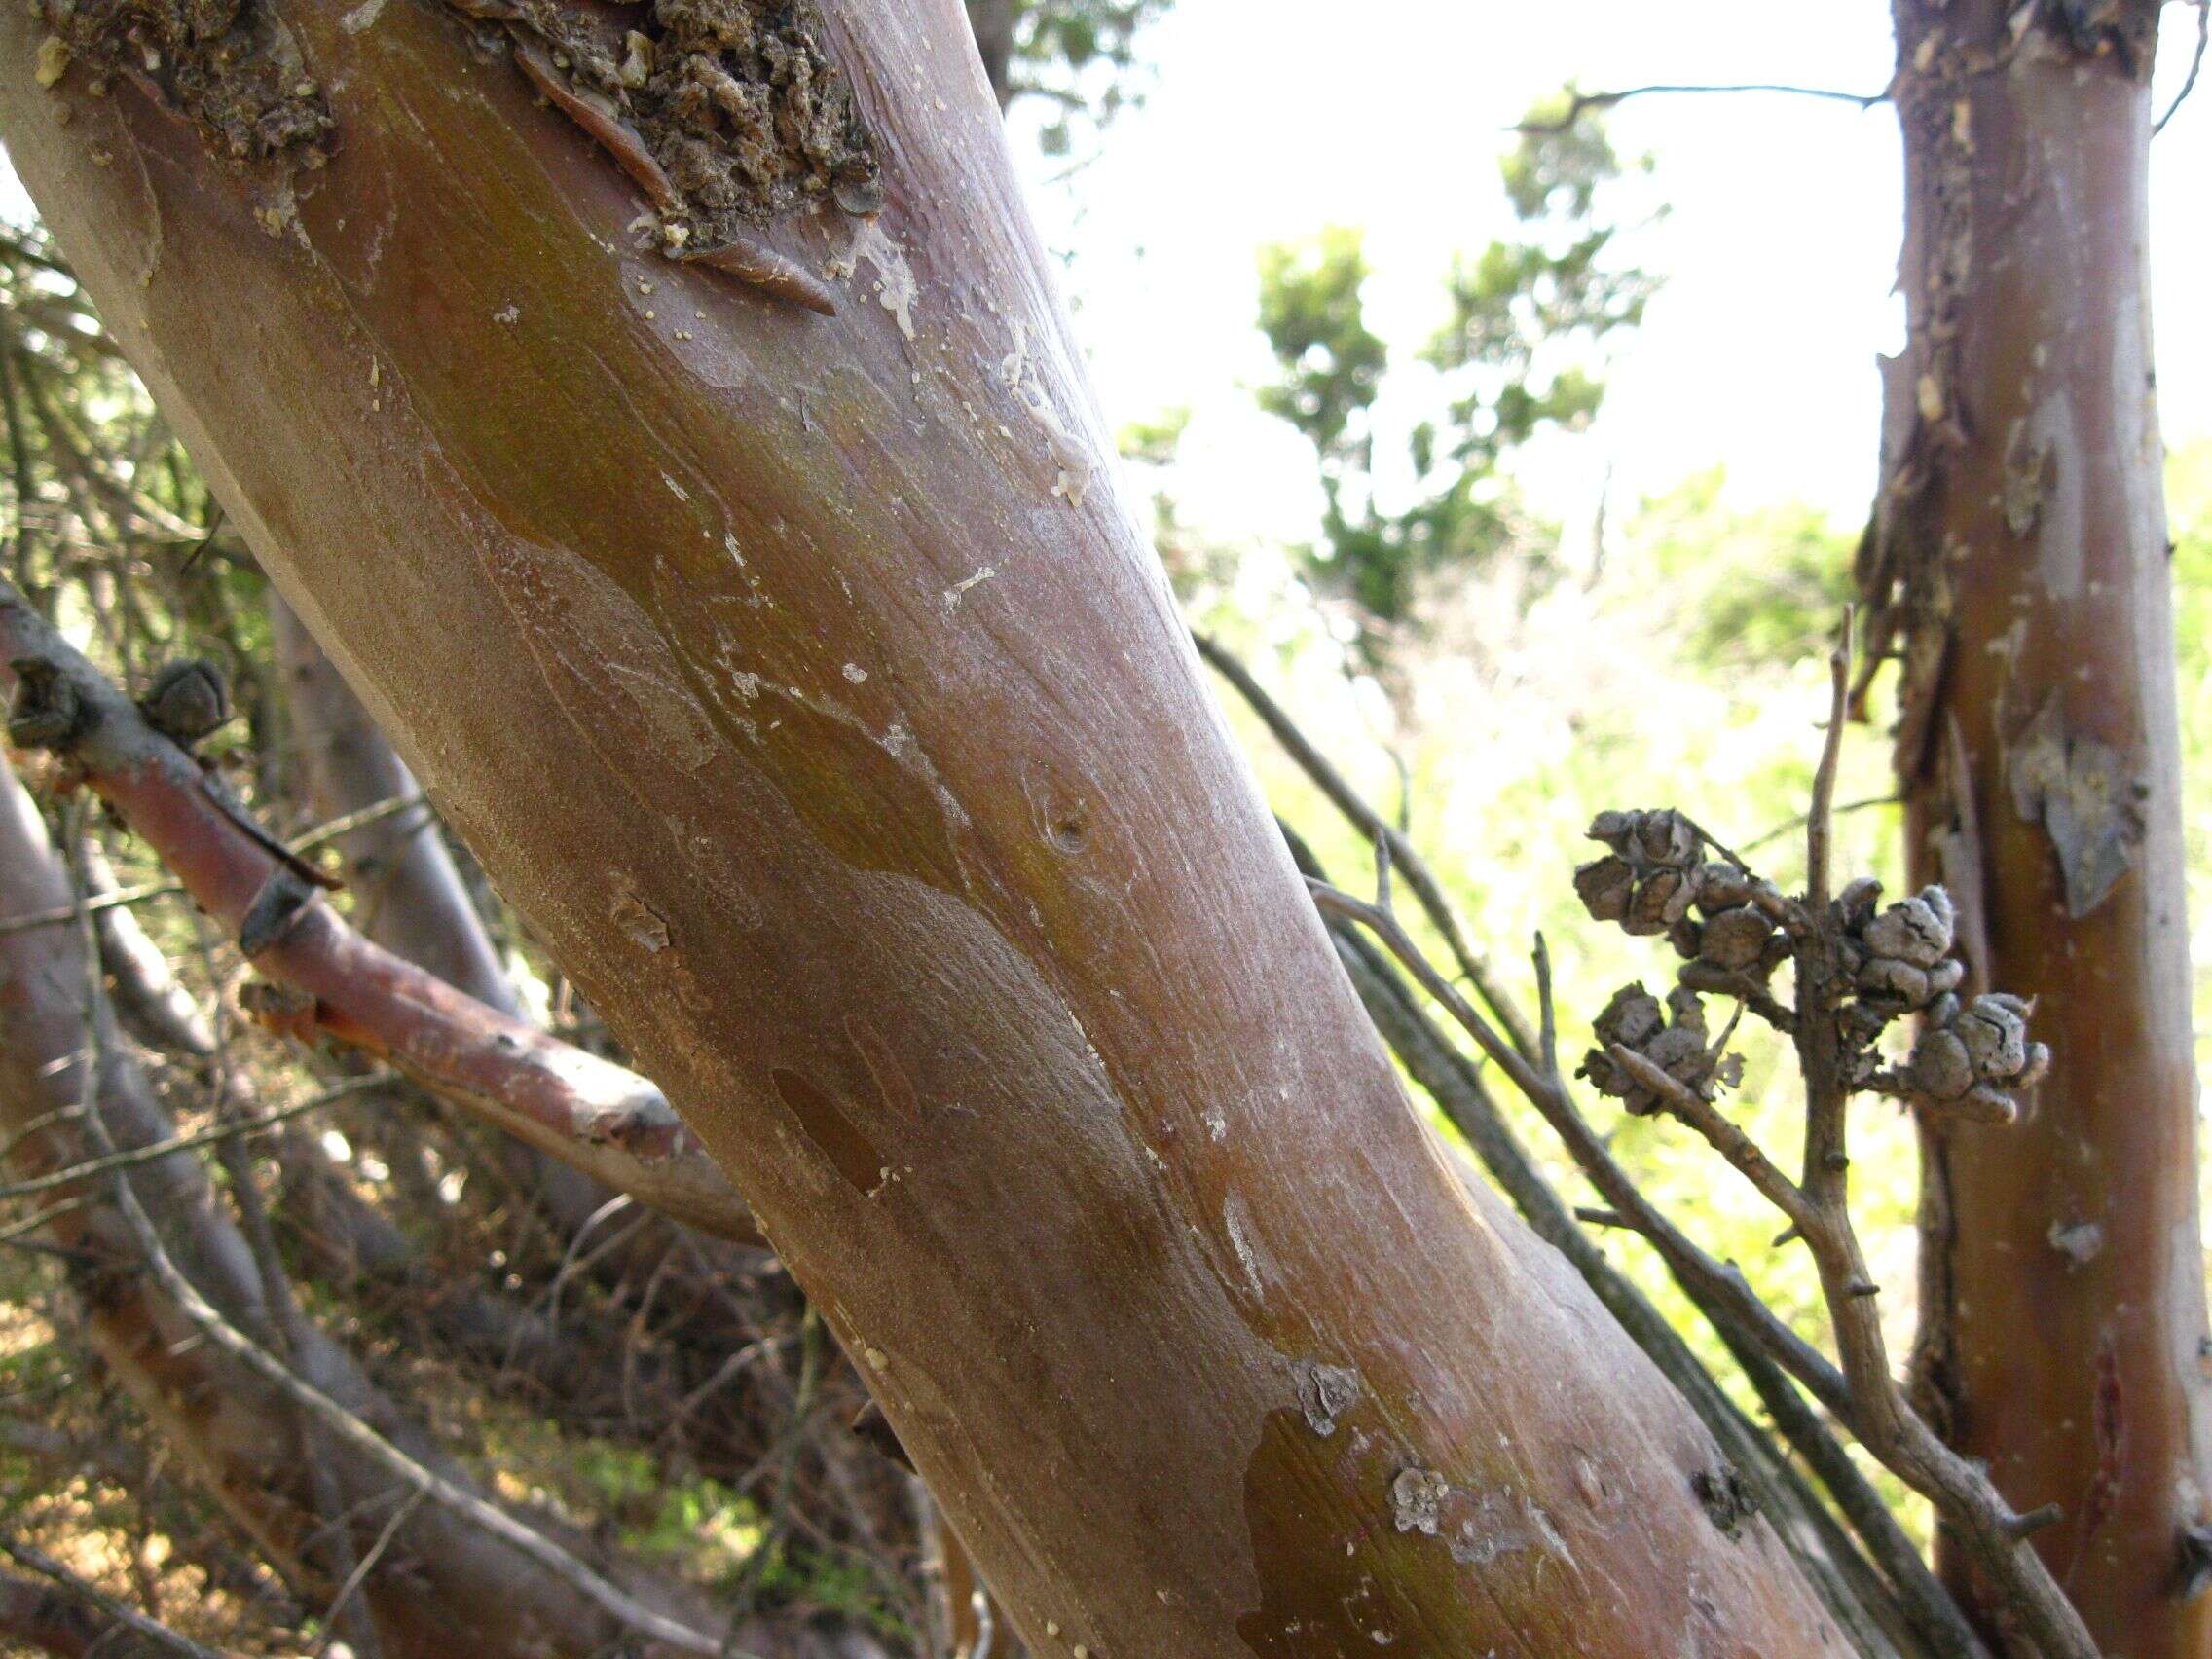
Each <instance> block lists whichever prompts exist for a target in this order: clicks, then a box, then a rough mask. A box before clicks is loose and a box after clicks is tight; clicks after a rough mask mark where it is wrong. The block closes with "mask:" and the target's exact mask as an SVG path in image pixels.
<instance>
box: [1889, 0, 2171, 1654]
mask: <svg viewBox="0 0 2212 1659" xmlns="http://www.w3.org/2000/svg"><path fill="white" fill-rule="evenodd" d="M2157 10H2158V9H2157V6H2156V5H2154V4H2150V3H2148V0H2129V3H2125V4H2118V5H2110V6H2105V7H2101V8H2095V9H2088V8H2082V7H2075V6H2057V5H2042V4H2038V5H2031V6H2024V7H2022V6H2012V5H2000V4H1997V3H1995V0H1976V3H1974V4H1971V5H1970V4H1957V3H1954V4H1949V5H1943V4H1936V3H1933V0H1901V3H1900V4H1899V6H1898V8H1897V15H1898V29H1899V81H1898V97H1899V112H1900V115H1901V117H1902V121H1903V127H1904V135H1905V155H1906V164H1907V186H1908V223H1907V235H1906V245H1905V251H1904V259H1903V269H1902V274H1901V285H1902V288H1903V291H1904V293H1905V296H1906V300H1907V305H1908V314H1909V320H1910V325H1911V333H1910V343H1909V345H1908V348H1907V350H1906V352H1905V354H1904V355H1903V356H1902V357H1901V358H1899V360H1897V361H1896V362H1895V363H1893V364H1891V365H1890V366H1889V371H1888V373H1889V385H1888V392H1889V396H1888V403H1889V411H1888V419H1887V423H1886V425H1887V432H1886V441H1885V445H1884V451H1885V454H1884V461H1885V476H1884V486H1883V492H1882V495H1881V498H1880V500H1879V501H1878V503H1877V508H1876V514H1875V522H1874V524H1873V527H1872V529H1871V530H1870V532H1869V534H1868V537H1867V541H1866V544H1865V547H1864V549H1863V551H1862V562H1861V571H1860V575H1861V579H1862V585H1863V587H1864V589H1865V592H1866V596H1867V600H1868V603H1869V606H1870V607H1871V608H1872V609H1873V616H1874V634H1875V640H1876V643H1877V645H1879V644H1882V643H1884V642H1892V641H1894V642H1895V643H1896V644H1897V645H1898V647H1899V654H1901V657H1902V660H1903V675H1902V682H1901V692H1902V706H1901V720H1900V723H1899V733H1898V751H1897V763H1898V769H1899V778H1900V780H1901V783H1902V786H1903V788H1904V790H1905V792H1906V793H1907V795H1908V797H1909V799H1910V802H1911V807H1912V822H1913V825H1914V830H1915V835H1914V840H1913V844H1912V847H1911V854H1912V860H1913V863H1914V866H1915V876H1916V879H1919V880H1928V881H1933V880H1941V881H1943V882H1944V883H1945V884H1946V885H1947V886H1948V887H1949V888H1950V889H1951V891H1952V892H1953V893H1954V894H1955V895H1957V897H1958V899H1959V901H1960V910H1961V915H1960V931H1961V936H1962V938H1963V939H1964V940H1965V941H1966V948H1967V953H1968V956H1969V960H1970V963H1971V965H1972V969H1973V970H1974V981H1975V982H1977V983H1978V984H1979V985H1981V986H1987V985H1989V984H1991V983H1996V984H2002V985H2003V986H2005V987H2006V988H2007V989H2008V990H2013V991H2018V992H2020V993H2022V994H2023V995H2025V996H2028V997H2031V998H2033V999H2035V1002H2036V1025H2037V1029H2038V1032H2039V1034H2040V1035H2042V1036H2044V1037H2046V1039H2047V1040H2048V1041H2049V1043H2050V1045H2051V1048H2052V1049H2053V1051H2055V1053H2056V1055H2057V1059H2056V1062H2055V1064H2054V1065H2053V1067H2052V1070H2051V1073H2050V1075H2049V1077H2048V1078H2047V1080H2046V1082H2045V1083H2044V1084H2043V1085H2042V1087H2041V1088H2039V1089H2038V1090H2036V1091H2035V1095H2034V1098H2033V1104H2032V1107H2031V1109H2030V1111H2029V1112H2028V1113H2027V1115H2026V1117H2025V1119H2024V1121H2023V1122H2022V1123H2021V1124H2019V1125H2018V1126H2016V1127H2013V1128H2009V1129H1995V1128H1992V1127H1988V1126H1984V1125H1979V1124H1971V1123H1957V1122H1941V1123H1937V1122H1930V1123H1928V1124H1926V1125H1925V1134H1924V1139H1925V1150H1926V1180H1925V1186H1924V1194H1923V1262H1924V1287H1923V1297H1922V1318H1923V1327H1922V1332H1921V1340H1920V1345H1919V1350H1918V1354H1917V1381H1918V1383H1919V1386H1920V1390H1921V1394H1922V1398H1923V1400H1924V1401H1925V1404H1926V1406H1927V1409H1928V1410H1929V1412H1930V1414H1931V1415H1932V1417H1934V1419H1936V1421H1937V1422H1938V1423H1939V1424H1942V1425H1944V1426H1945V1428H1946V1432H1947V1435H1948V1437H1949V1439H1950V1440H1951V1442H1952V1444H1954V1445H1955V1446H1956V1447H1957V1448H1958V1449H1959V1450H1960V1451H1961V1452H1963V1453H1965V1454H1966V1455H1968V1456H1972V1457H1975V1458H1978V1459H1982V1460H1985V1461H1986V1462H1987V1463H1988V1465H1989V1467H1990V1470H1991V1472H1992V1474H1993V1475H1994V1476H1995V1477H1996V1479H1997V1482H1998V1484H1999V1486H2000V1487H2001V1488H2002V1490H2003V1491H2004V1493H2005V1495H2006V1496H2007V1497H2008V1498H2009V1500H2010V1501H2011V1502H2012V1503H2013V1504H2014V1505H2016V1506H2018V1507H2019V1508H2021V1509H2022V1510H2032V1509H2036V1508H2038V1507H2040V1506H2042V1505H2045V1504H2049V1503H2056V1504H2058V1505H2059V1506H2061V1508H2062V1510H2063V1515H2062V1517H2061V1519H2060V1520H2059V1521H2058V1522H2057V1524H2056V1525H2054V1526H2051V1527H2050V1528H2048V1529H2047V1530H2045V1531H2043V1532H2042V1533H2040V1534H2039V1535H2038V1537H2037V1539H2036V1543H2037V1545H2038V1547H2039V1548H2040V1549H2041V1550H2042V1552H2043V1554H2044V1557H2045V1559H2046V1561H2047V1562H2048V1563H2049V1564H2050V1566H2051V1569H2052V1571H2053V1572H2054V1573H2056V1574H2057V1575H2058V1577H2059V1578H2060V1580H2061V1581H2062V1582H2063V1583H2064V1584H2065V1585H2066V1586H2067V1588H2068V1590H2069V1592H2070V1594H2071V1595H2072V1597H2073V1599H2074V1600H2075V1602H2076V1603H2077V1604H2078V1605H2079V1606H2080V1607H2081V1609H2082V1612H2083V1616H2084V1617H2085V1618H2086V1620H2087V1621H2088V1623H2089V1626H2090V1628H2091V1630H2092V1631H2093V1632H2094V1633H2095V1634H2096V1636H2097V1638H2098V1641H2099V1642H2100V1643H2101V1644H2102V1645H2103V1646H2104V1647H2105V1648H2106V1649H2107V1650H2108V1651H2111V1652H2114V1653H2125V1654H2127V1655H2129V1656H2130V1659H2162V1656H2173V1659H2180V1656H2183V1655H2189V1656H2192V1659H2194V1656H2196V1655H2200V1654H2202V1653H2203V1652H2204V1651H2206V1648H2207V1645H2208V1644H2212V1598H2206V1597H2204V1596H2202V1595H2201V1594H2194V1595H2192V1594H2187V1593H2186V1592H2188V1591H2189V1590H2190V1588H2191V1586H2190V1584H2189V1582H2188V1579H2187V1573H2186V1564H2185V1547H2186V1546H2185V1531H2186V1529H2189V1528H2191V1527H2193V1526H2200V1525H2201V1524H2202V1523H2203V1521H2204V1519H2205V1516H2206V1507H2205V1506H2206V1502H2207V1496H2206V1494H2207V1493H2208V1492H2212V1414H2208V1412H2207V1405H2208V1401H2207V1395H2206V1388H2207V1372H2206V1367H2207V1363H2208V1361H2207V1359H2206V1350H2205V1348H2204V1346H2203V1345H2204V1336H2205V1312H2204V1286H2203V1268H2202V1257H2201V1254H2200V1242H2199V1234H2198V1225H2197V1215H2196V1184H2195V1171H2196V1150H2195V1137H2194V1127H2195V1108H2194V1081H2193V1056H2192V1044H2191V1034H2190V1014H2189V1009H2190V970H2189V959H2188V941H2187V937H2186V931H2185V930H2186V923H2185V919H2184V918H2185V906H2184V901H2183V892H2182V849H2181V811H2180V792H2179V762H2178V738H2177V733H2176V723H2175V710H2174V701H2173V698H2174V677H2173V656H2172V639H2171V632H2172V619H2171V612H2170V610H2169V604H2168V593H2167V582H2168V576H2167V567H2166V541H2165V526H2164V512H2163V504H2162V495H2161V481H2160V462H2161V459H2162V455H2161V450H2160V446H2159V441H2158V428H2157V407H2156V400H2155V396H2154V389H2153V377H2152V362H2151V354H2150V352H2151V329H2150V321H2149V314H2148V296H2147V289H2146V284H2145V271H2144V262H2145V258H2146V254H2147V245H2146V244H2147V237H2146V232H2145V228H2144V210H2145V209H2144V199H2145V187H2146V179H2147V163H2148V151H2147V145H2148V140H2149V129H2150V107H2149V79H2150V63H2151V53H2152V45H2153V40H2154V32H2155V28H2156V23H2157ZM2026 1333H2033V1335H2032V1338H2031V1337H2027V1336H2025V1335H2024V1334H2026ZM1940 1555H1941V1559H1942V1564H1943V1567H1944V1569H1945V1571H1946V1573H1947V1575H1948V1576H1949V1577H1950V1578H1951V1579H1952V1580H1953V1582H1954V1583H1955V1584H1956V1585H1957V1586H1958V1587H1960V1588H1961V1590H1962V1591H1965V1592H1967V1593H1969V1594H1975V1595H1981V1596H1982V1597H1983V1611H1984V1615H1985V1617H1988V1618H1990V1621H1991V1622H1992V1623H1996V1622H1998V1621H1996V1620H1995V1618H1994V1615H1993V1614H1992V1611H1991V1609H1990V1608H1989V1607H1988V1604H1987V1601H1986V1593H1985V1592H1982V1591H1980V1590H1978V1589H1977V1588H1976V1587H1975V1586H1973V1584H1972V1574H1971V1573H1970V1571H1969V1569H1968V1566H1967V1563H1966V1562H1965V1560H1964V1555H1963V1552H1962V1551H1960V1550H1959V1549H1958V1548H1957V1547H1956V1542H1955V1540H1952V1539H1950V1538H1948V1537H1946V1538H1945V1539H1944V1540H1943V1542H1942V1546H1941V1550H1940Z"/></svg>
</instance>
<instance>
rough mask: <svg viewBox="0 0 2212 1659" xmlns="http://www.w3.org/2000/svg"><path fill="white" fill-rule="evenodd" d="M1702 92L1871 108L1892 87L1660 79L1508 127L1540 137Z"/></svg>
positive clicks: (1570, 100)
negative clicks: (1624, 108)
mask: <svg viewBox="0 0 2212 1659" xmlns="http://www.w3.org/2000/svg"><path fill="white" fill-rule="evenodd" d="M1700 92H1775V93H1780V94H1782V95H1784V96H1787V97H1796V98H1821V99H1825V101H1827V102H1829V103H1847V104H1854V105H1857V106H1858V107H1859V108H1860V109H1862V110H1865V109H1872V108H1873V107H1874V106H1875V105H1876V104H1878V103H1887V102H1889V99H1890V89H1889V88H1887V87H1884V88H1883V89H1882V90H1881V91H1880V92H1840V91H1838V90H1837V89H1835V88H1833V87H1799V86H1793V85H1791V84H1790V83H1788V82H1786V81H1733V82H1727V83H1724V84H1720V85H1705V84H1702V83H1695V82H1692V83H1674V82H1659V83H1655V84H1653V85H1651V86H1647V87H1623V88H1621V89H1619V90H1618V91H1616V92H1572V93H1570V94H1569V95H1568V97H1567V111H1566V113H1565V114H1563V115H1558V116H1554V117H1552V118H1551V119H1549V120H1545V121H1523V122H1517V123H1515V124H1514V125H1513V126H1511V127H1509V128H1507V129H1506V130H1507V131H1508V132H1527V133H1531V134H1534V135H1536V136H1539V137H1540V136H1544V135H1547V134H1550V133H1556V132H1565V131H1567V130H1568V129H1571V128H1572V127H1573V126H1574V124H1575V123H1576V122H1577V121H1580V120H1581V119H1582V118H1583V117H1584V116H1585V115H1589V114H1591V113H1592V112H1593V111H1597V110H1606V109H1611V108H1612V107H1613V106H1614V105H1615V104H1621V103H1626V102H1627V101H1628V100H1629V99H1630V98H1642V97H1652V96H1657V95H1665V96H1669V97H1675V96H1680V95H1682V94H1685V93H1700Z"/></svg>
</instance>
